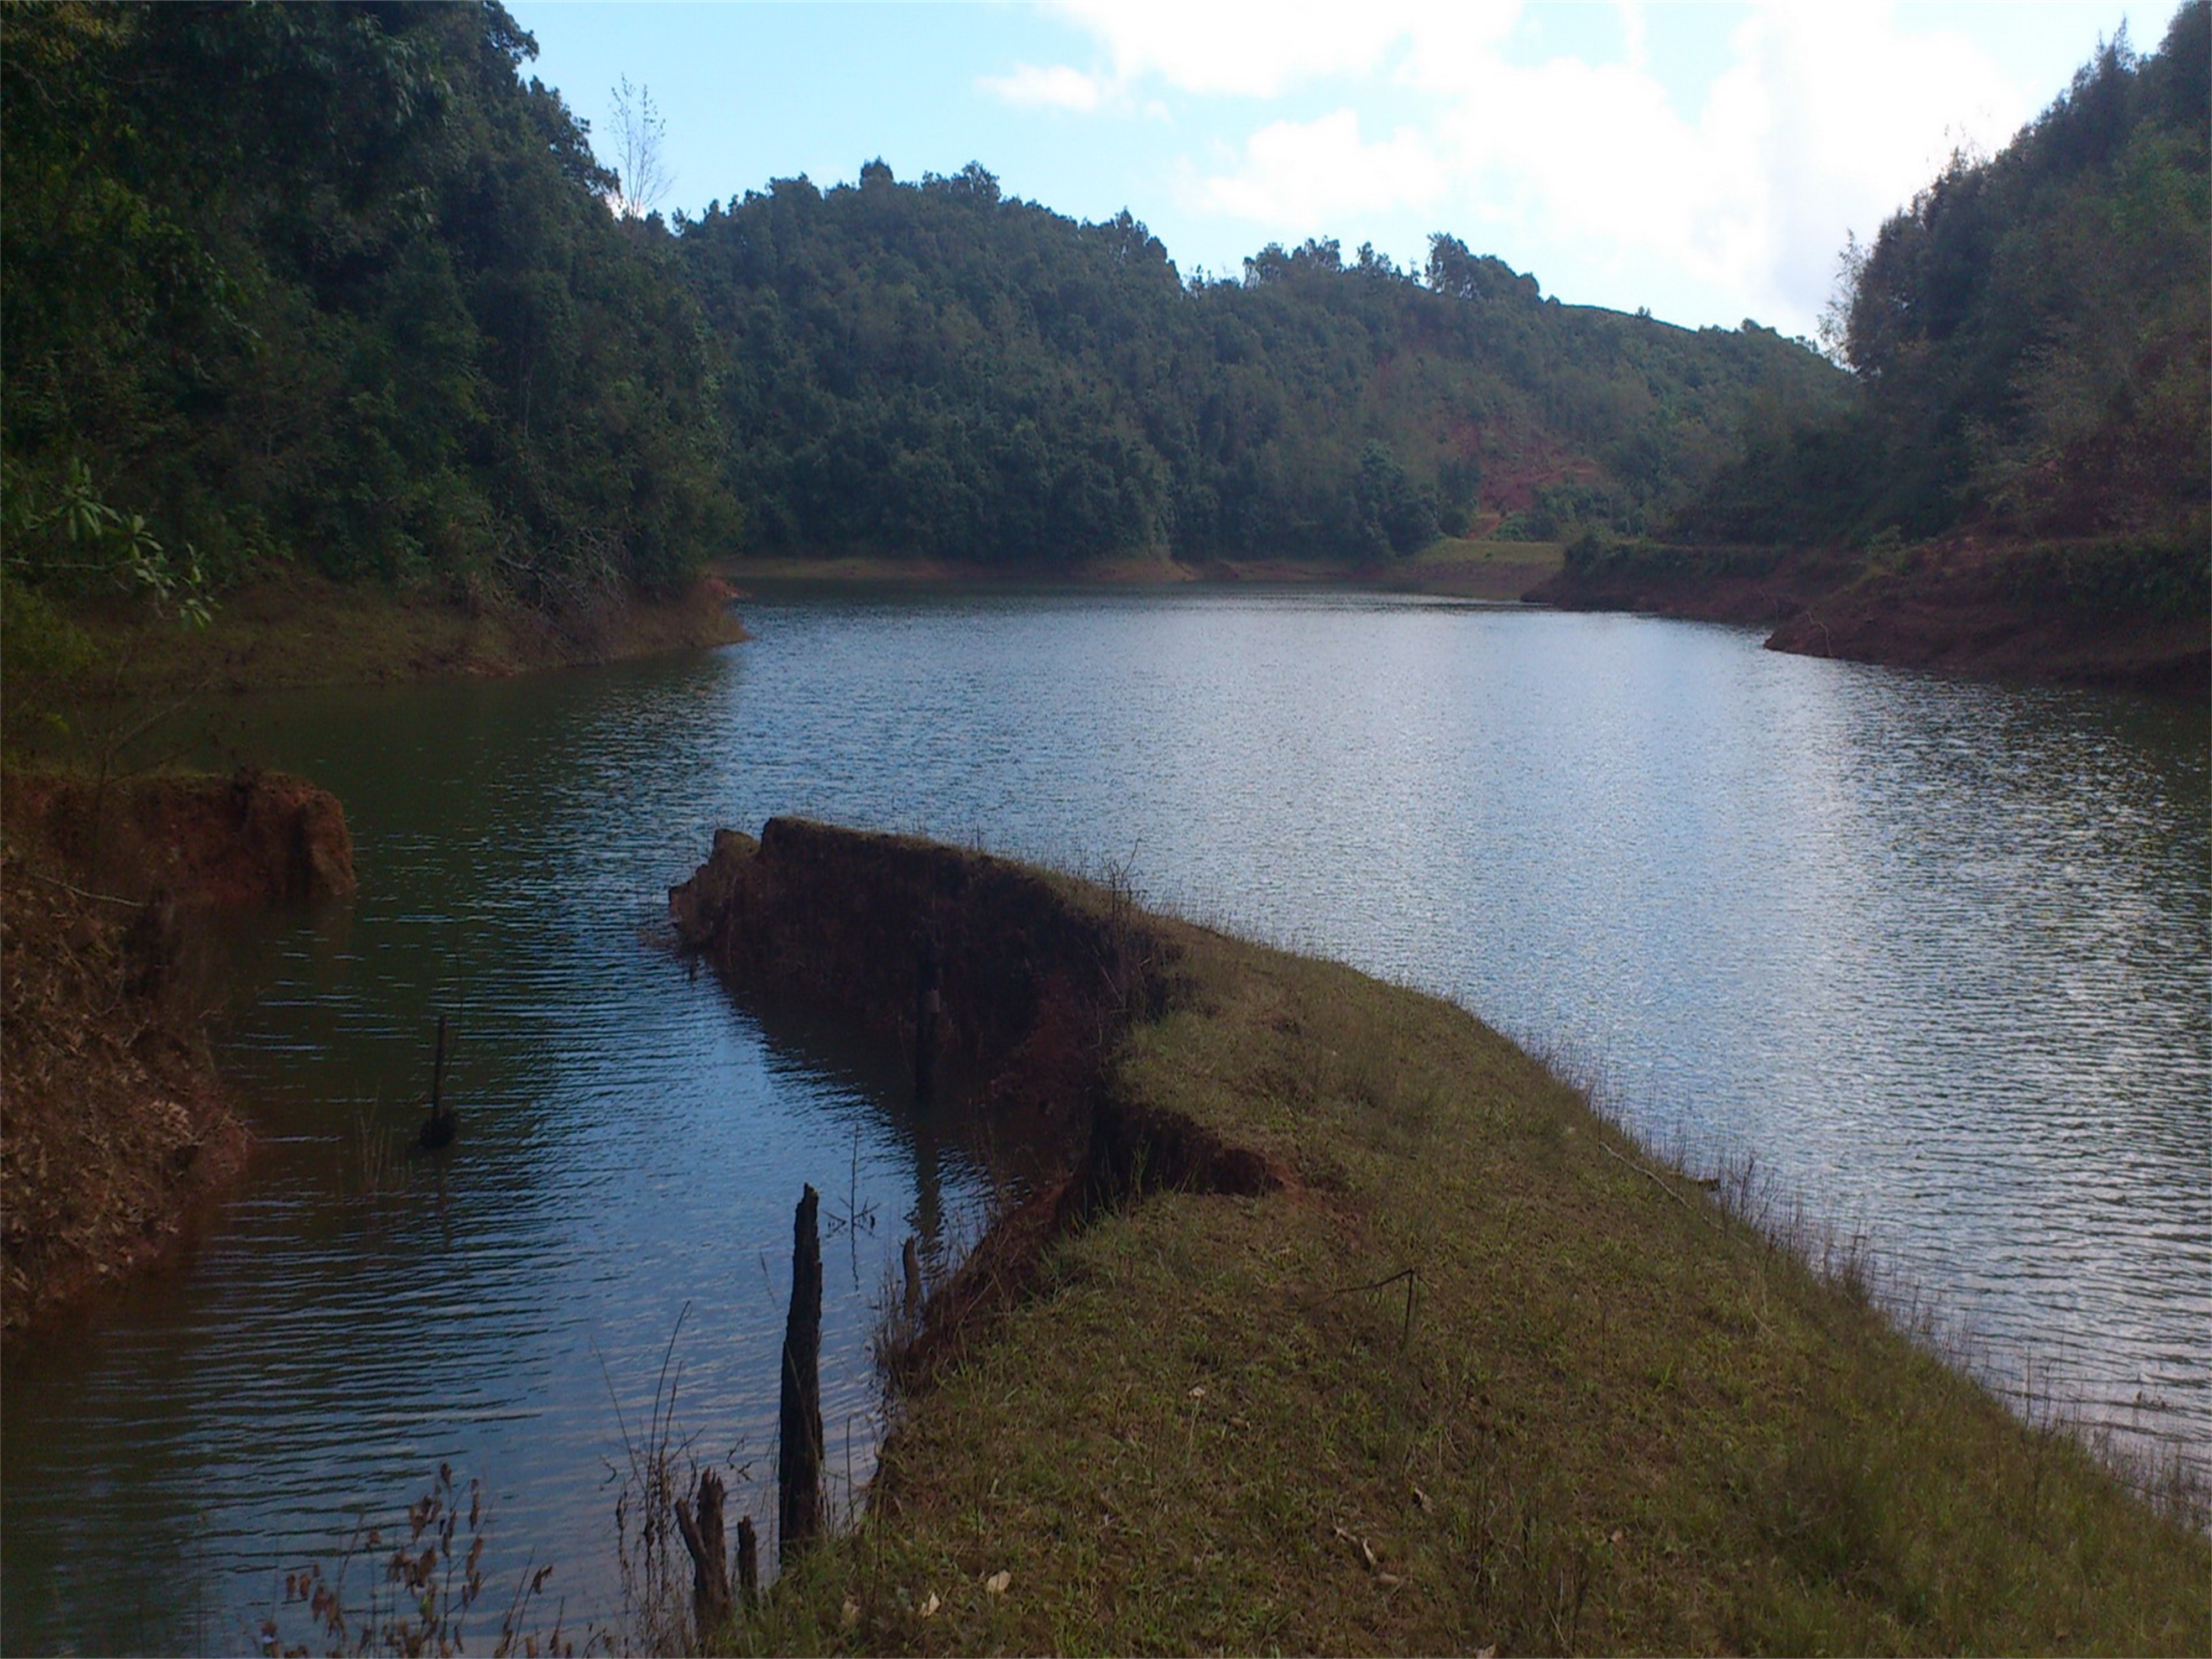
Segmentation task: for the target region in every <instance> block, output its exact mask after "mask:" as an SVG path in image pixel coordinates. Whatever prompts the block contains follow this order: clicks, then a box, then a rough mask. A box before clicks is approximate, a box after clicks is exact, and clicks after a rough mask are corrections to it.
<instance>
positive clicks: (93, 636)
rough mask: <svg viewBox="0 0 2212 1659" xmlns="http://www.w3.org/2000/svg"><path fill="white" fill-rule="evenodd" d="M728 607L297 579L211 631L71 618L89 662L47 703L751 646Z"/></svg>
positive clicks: (704, 587)
mask: <svg viewBox="0 0 2212 1659" xmlns="http://www.w3.org/2000/svg"><path fill="white" fill-rule="evenodd" d="M733 597H734V594H733V592H732V589H731V588H730V586H729V585H728V584H727V583H726V582H724V581H723V580H721V579H720V578H719V577H714V576H706V577H702V578H701V579H699V580H696V581H695V582H693V583H692V584H691V585H690V586H689V587H687V588H686V589H685V590H684V592H681V593H679V594H675V595H671V596H666V597H661V598H647V597H632V598H628V599H616V598H612V597H609V598H607V599H605V600H604V601H603V602H601V603H599V604H598V605H593V606H589V607H586V608H585V609H582V610H580V611H573V612H570V613H568V614H565V615H559V616H554V615H548V614H546V613H544V612H540V611H535V610H533V609H531V608H530V607H528V606H524V605H470V604H469V603H467V602H465V600H464V599H458V598H456V597H455V596H454V595H453V594H452V593H451V592H445V591H443V590H441V591H436V592H432V591H428V590H422V591H410V590H406V589H401V588H395V587H391V586H385V585H382V584H380V583H374V582H344V583H341V582H333V581H330V580H325V579H324V578H321V577H319V576H313V575H307V574H291V575H287V576H283V577H276V578H270V579H268V580H262V581H258V582H256V583H254V584H252V585H251V586H246V587H244V588H240V589H238V590H236V591H235V592H230V593H228V594H225V595H224V596H223V597H222V599H221V600H220V602H219V603H217V604H216V606H215V608H214V613H213V616H212V617H211V618H210V621H209V623H208V624H207V626H205V627H204V628H197V629H187V628H184V627H180V626H179V625H178V624H177V623H175V622H174V621H173V620H170V619H166V618H162V617H157V616H155V615H153V614H151V613H150V612H149V611H148V610H147V609H146V608H145V607H143V606H131V607H127V608H117V609H113V610H103V609H100V608H98V607H86V606H80V607H77V608H76V609H73V610H72V611H70V612H69V613H67V621H68V622H69V623H70V624H71V625H73V626H74V627H76V628H77V629H81V630H82V633H83V634H84V635H85V636H86V638H87V640H88V642H89V645H90V647H91V650H90V653H88V654H89V656H90V659H91V660H90V662H89V665H88V666H86V667H84V668H82V669H80V670H77V671H75V672H74V673H73V676H72V678H70V679H69V680H68V681H66V682H65V683H64V684H59V685H58V686H56V687H55V688H53V690H52V694H51V695H52V697H53V699H54V700H56V701H59V702H71V701H77V700H81V699H82V698H83V697H85V696H106V695H110V694H113V693H120V694H122V695H124V696H179V695H190V694H192V693H198V692H215V691H221V692H229V691H246V690H270V689H276V688H282V687H288V686H305V685H369V684H381V683H387V682H392V681H399V680H421V679H435V678H487V677H491V678H496V677H503V676H506V675H511V674H519V673H524V672H526V671H529V670H532V669H535V668H549V667H555V666H558V665H564V664H571V663H588V662H608V661H613V660H616V659H621V658H628V657H641V656H648V655H652V654H654V653H659V652H664V651H680V650H689V649H695V648H698V647H705V646H713V645H725V644H728V643H730V642H731V641H736V640H742V639H744V638H745V637H746V635H745V631H744V627H743V625H742V624H741V623H739V622H738V618H737V617H736V615H735V614H734V612H733V611H732V609H731V603H730V602H731V600H732V598H733Z"/></svg>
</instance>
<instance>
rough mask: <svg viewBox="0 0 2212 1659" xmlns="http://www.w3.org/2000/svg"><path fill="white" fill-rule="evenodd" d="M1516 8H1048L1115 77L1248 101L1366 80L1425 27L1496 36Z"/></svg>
mask: <svg viewBox="0 0 2212 1659" xmlns="http://www.w3.org/2000/svg"><path fill="white" fill-rule="evenodd" d="M1052 9H1053V10H1054V11H1056V12H1058V13H1059V14H1060V15H1061V16H1063V17H1065V18H1066V20H1067V21H1070V22H1072V23H1073V24H1075V25H1077V26H1078V27H1081V28H1083V29H1085V30H1086V31H1087V32H1089V33H1091V34H1092V35H1094V36H1096V37H1097V39H1098V40H1099V41H1100V42H1101V43H1102V44H1103V46H1105V47H1106V49H1107V52H1109V55H1110V56H1111V58H1112V59H1113V62H1114V72H1115V77H1116V78H1117V79H1120V80H1124V81H1127V80H1134V79H1137V78H1139V77H1140V76H1158V77H1159V78H1160V79H1161V80H1163V81H1164V82H1166V83H1167V84H1168V85H1169V86H1170V87H1171V88H1174V89H1176V91H1178V92H1186V93H1194V94H1201V95H1212V94H1229V95H1233V96H1238V97H1246V98H1272V97H1276V96H1279V94H1283V93H1285V92H1288V91H1290V90H1291V89H1292V88H1296V87H1297V86H1300V85H1303V84H1305V83H1307V82H1312V81H1316V80H1323V79H1327V78H1329V77H1332V76H1359V75H1364V74H1368V73H1370V72H1372V71H1373V70H1376V69H1377V68H1379V67H1380V66H1381V64H1383V60H1384V59H1385V58H1386V57H1387V56H1388V55H1389V52H1391V51H1392V50H1393V49H1394V48H1395V47H1396V46H1399V45H1401V43H1402V42H1403V41H1404V40H1406V39H1407V37H1408V36H1409V35H1410V33H1412V32H1413V29H1414V28H1415V27H1417V26H1419V25H1421V24H1423V23H1424V22H1434V21H1439V20H1443V19H1447V18H1450V17H1454V16H1460V17H1465V18H1469V19H1476V20H1482V21H1483V24H1484V27H1486V28H1487V29H1488V30H1489V31H1490V32H1492V33H1493V34H1495V33H1503V32H1504V30H1505V29H1508V28H1510V27H1511V25H1512V19H1513V17H1514V15H1516V13H1517V12H1518V10H1519V9H1520V8H1519V6H1518V5H1517V3H1498V0H1457V3H1450V4H1445V3H1438V0H1369V3H1365V4H1357V5H1347V4H1345V3H1342V0H1267V3H1256V0H1055V3H1054V5H1053V7H1052Z"/></svg>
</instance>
